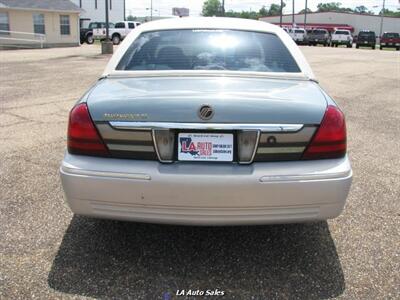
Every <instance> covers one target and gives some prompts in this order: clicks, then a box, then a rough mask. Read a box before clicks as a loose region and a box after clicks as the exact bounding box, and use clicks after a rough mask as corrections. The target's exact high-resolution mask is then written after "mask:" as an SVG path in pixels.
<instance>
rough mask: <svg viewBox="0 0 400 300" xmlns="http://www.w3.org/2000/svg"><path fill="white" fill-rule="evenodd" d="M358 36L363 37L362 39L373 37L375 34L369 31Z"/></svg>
mask: <svg viewBox="0 0 400 300" xmlns="http://www.w3.org/2000/svg"><path fill="white" fill-rule="evenodd" d="M359 36H363V37H369V36H372V37H373V36H375V32H373V31H370V32H360V34H359Z"/></svg>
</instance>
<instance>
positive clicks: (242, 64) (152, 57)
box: [117, 29, 300, 72]
mask: <svg viewBox="0 0 400 300" xmlns="http://www.w3.org/2000/svg"><path fill="white" fill-rule="evenodd" d="M117 70H229V71H253V72H254V71H256V72H300V69H299V67H298V66H297V64H296V62H295V60H294V59H293V57H292V56H291V54H290V53H289V50H288V49H287V48H286V46H285V45H284V44H283V43H282V41H281V40H280V39H279V38H278V37H277V36H276V35H274V34H269V33H259V32H249V31H239V30H203V29H201V30H197V29H193V30H190V29H187V30H186V29H185V30H164V31H153V32H146V33H142V34H141V35H140V36H139V37H138V38H137V39H136V40H135V41H134V42H133V43H132V45H131V46H130V47H129V48H128V50H127V51H126V53H125V54H124V56H123V57H122V59H121V61H120V62H119V64H118V66H117Z"/></svg>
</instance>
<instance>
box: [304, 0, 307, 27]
mask: <svg viewBox="0 0 400 300" xmlns="http://www.w3.org/2000/svg"><path fill="white" fill-rule="evenodd" d="M306 24H307V0H306V9H305V10H304V30H306Z"/></svg>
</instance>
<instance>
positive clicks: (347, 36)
mask: <svg viewBox="0 0 400 300" xmlns="http://www.w3.org/2000/svg"><path fill="white" fill-rule="evenodd" d="M339 45H346V46H347V48H351V47H352V46H353V37H352V36H351V32H350V31H349V30H343V29H338V30H335V31H334V32H333V34H332V38H331V46H332V47H337V46H339Z"/></svg>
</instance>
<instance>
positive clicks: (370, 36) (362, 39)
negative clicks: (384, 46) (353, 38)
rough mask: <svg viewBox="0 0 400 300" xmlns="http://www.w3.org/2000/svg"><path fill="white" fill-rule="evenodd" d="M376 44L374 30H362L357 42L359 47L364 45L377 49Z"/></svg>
mask: <svg viewBox="0 0 400 300" xmlns="http://www.w3.org/2000/svg"><path fill="white" fill-rule="evenodd" d="M375 45H376V35H375V32H374V31H370V30H361V31H360V32H359V33H358V37H357V43H356V48H357V49H358V48H360V47H363V46H366V47H371V48H372V49H375Z"/></svg>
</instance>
